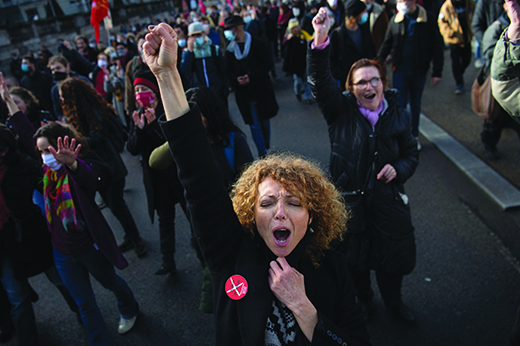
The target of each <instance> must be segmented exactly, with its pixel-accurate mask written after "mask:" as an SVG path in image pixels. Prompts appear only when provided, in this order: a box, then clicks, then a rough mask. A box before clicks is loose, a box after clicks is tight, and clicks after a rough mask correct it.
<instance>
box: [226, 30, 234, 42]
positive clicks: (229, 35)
mask: <svg viewBox="0 0 520 346" xmlns="http://www.w3.org/2000/svg"><path fill="white" fill-rule="evenodd" d="M224 37H225V38H226V40H228V41H230V42H231V41H233V40H234V39H235V35H234V34H233V31H231V30H224Z"/></svg>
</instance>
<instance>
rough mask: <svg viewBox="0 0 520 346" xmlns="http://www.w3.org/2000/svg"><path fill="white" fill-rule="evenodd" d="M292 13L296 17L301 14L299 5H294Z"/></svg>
mask: <svg viewBox="0 0 520 346" xmlns="http://www.w3.org/2000/svg"><path fill="white" fill-rule="evenodd" d="M292 14H293V16H295V17H298V16H299V15H300V9H299V8H298V7H293V9H292Z"/></svg>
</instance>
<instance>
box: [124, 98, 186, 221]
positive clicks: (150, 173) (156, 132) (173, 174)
mask: <svg viewBox="0 0 520 346" xmlns="http://www.w3.org/2000/svg"><path fill="white" fill-rule="evenodd" d="M143 112H144V110H143V108H141V109H139V114H143ZM156 112H157V113H156V116H157V117H158V116H159V115H160V114H163V113H164V110H163V107H162V104H161V103H160V104H159V106H158V107H157V109H156ZM164 142H166V138H165V137H164V134H163V133H162V131H161V128H160V127H159V124H158V122H157V120H156V121H154V122H152V123H151V124H147V125H146V126H145V127H143V128H142V129H140V128H138V127H137V126H135V124H134V122H133V121H130V135H129V136H128V141H127V142H126V149H127V150H128V152H129V153H130V154H132V155H134V156H137V155H139V154H140V155H141V156H142V157H141V167H142V168H143V183H144V188H145V192H146V199H147V201H148V215H149V216H150V220H151V221H152V223H153V221H154V216H155V210H156V209H158V208H160V207H161V205H159V203H160V201H156V193H155V191H157V189H168V188H169V187H173V190H172V191H171V194H170V196H169V197H170V198H172V199H173V201H174V203H177V202H179V201H180V200H182V199H183V198H182V194H183V189H182V186H181V183H180V182H179V178H178V177H177V166H176V165H175V164H172V165H170V166H169V167H167V168H165V169H162V170H158V169H153V168H151V167H150V164H149V160H150V155H151V154H152V152H153V151H154V149H155V148H157V147H159V146H161V145H162V144H164Z"/></svg>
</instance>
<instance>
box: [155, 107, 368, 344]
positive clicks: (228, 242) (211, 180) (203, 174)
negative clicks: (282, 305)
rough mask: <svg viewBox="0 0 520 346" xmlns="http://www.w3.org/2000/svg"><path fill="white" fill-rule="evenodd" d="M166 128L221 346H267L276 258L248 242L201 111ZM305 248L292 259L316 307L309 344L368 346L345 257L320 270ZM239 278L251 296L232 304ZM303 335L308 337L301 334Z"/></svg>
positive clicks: (332, 258)
mask: <svg viewBox="0 0 520 346" xmlns="http://www.w3.org/2000/svg"><path fill="white" fill-rule="evenodd" d="M161 120H162V119H161ZM161 126H162V128H163V131H164V133H165V135H166V137H167V139H168V142H169V144H170V150H171V152H172V154H173V157H174V159H175V161H176V163H177V165H178V167H179V178H180V180H181V183H182V185H183V186H184V189H185V190H186V199H187V201H188V206H189V209H190V212H191V218H192V223H193V226H194V229H195V232H196V235H197V239H198V241H199V244H200V247H201V250H202V252H203V254H204V258H205V259H206V263H207V265H208V267H209V269H210V271H211V275H212V282H213V297H214V302H213V303H214V307H215V313H214V315H215V320H216V328H215V329H216V333H217V335H216V338H217V342H216V344H217V345H226V346H229V345H248V346H250V345H258V346H260V345H264V332H265V328H266V323H267V318H268V316H269V314H270V312H271V311H272V306H271V304H272V302H273V299H274V295H273V293H272V292H271V290H270V288H269V284H268V280H267V277H268V269H269V263H270V261H271V260H273V257H272V256H274V255H273V254H272V253H271V252H270V251H269V250H268V249H267V247H266V246H265V243H264V242H263V241H262V240H261V238H260V237H259V236H258V235H257V236H256V237H255V238H253V239H251V238H249V237H247V236H246V234H245V233H244V231H243V230H242V227H241V225H240V223H239V221H238V219H237V216H236V214H235V212H234V210H233V206H232V203H231V200H230V198H229V196H228V194H227V191H226V188H225V186H224V185H223V184H222V182H221V181H222V178H221V176H220V172H219V169H218V165H217V164H216V162H215V160H214V159H213V157H212V154H211V148H210V145H209V143H208V141H207V140H206V135H205V131H204V128H203V126H202V122H201V118H200V114H199V111H198V109H197V108H194V109H192V110H191V111H189V112H188V113H187V114H185V115H183V116H182V117H180V118H178V119H176V120H174V121H169V122H162V121H161ZM193 157H196V158H197V160H193ZM304 250H305V246H304V241H303V240H302V241H301V242H300V243H299V245H298V246H297V247H296V249H295V250H294V251H293V252H292V253H291V255H290V256H288V261H289V263H290V264H291V265H292V266H294V267H296V268H297V270H298V271H300V272H301V273H302V274H303V275H304V276H305V288H306V292H307V296H308V297H309V299H310V301H311V302H312V303H313V304H314V306H315V307H316V309H317V310H318V324H317V325H316V327H315V329H314V337H313V340H312V343H311V344H312V345H338V340H339V339H341V340H343V341H344V342H346V343H347V344H348V345H351V346H359V345H370V342H369V340H368V334H367V331H366V329H365V326H364V324H363V321H362V317H361V310H360V307H359V306H358V305H357V304H356V303H355V294H356V293H355V290H354V288H353V285H352V281H351V279H350V277H349V275H348V272H347V268H346V260H345V258H344V257H343V255H341V254H340V253H338V252H335V251H332V250H331V251H325V252H324V261H323V263H322V264H321V266H320V267H319V268H318V269H315V268H314V267H313V266H312V264H311V263H310V261H309V260H308V259H307V258H306V257H305V256H302V254H303V251H304ZM235 274H238V275H241V276H242V277H244V278H245V279H246V280H247V283H248V291H247V293H246V295H245V296H244V297H243V298H242V299H240V300H232V299H230V298H229V297H228V296H227V294H226V290H225V283H226V281H227V280H228V278H230V277H231V276H232V275H235ZM298 338H299V340H302V339H301V338H304V336H303V334H302V333H301V331H300V332H299V335H298Z"/></svg>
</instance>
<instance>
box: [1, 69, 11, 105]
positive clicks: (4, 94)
mask: <svg viewBox="0 0 520 346" xmlns="http://www.w3.org/2000/svg"><path fill="white" fill-rule="evenodd" d="M0 96H2V99H3V100H4V101H5V102H8V101H9V100H10V99H11V94H9V89H8V88H7V83H6V82H5V79H4V74H3V73H2V72H0Z"/></svg>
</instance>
